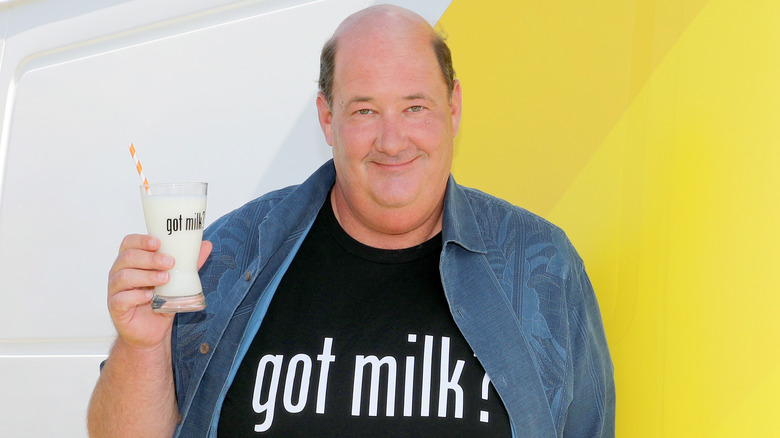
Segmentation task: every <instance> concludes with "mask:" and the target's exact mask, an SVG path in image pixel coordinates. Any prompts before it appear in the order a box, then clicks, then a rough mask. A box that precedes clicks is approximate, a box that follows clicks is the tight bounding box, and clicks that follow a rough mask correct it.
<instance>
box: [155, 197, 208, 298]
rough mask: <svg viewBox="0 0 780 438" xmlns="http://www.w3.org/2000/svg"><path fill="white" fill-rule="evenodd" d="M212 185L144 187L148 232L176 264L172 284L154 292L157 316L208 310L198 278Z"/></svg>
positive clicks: (163, 252)
mask: <svg viewBox="0 0 780 438" xmlns="http://www.w3.org/2000/svg"><path fill="white" fill-rule="evenodd" d="M207 189H208V184H207V183H203V182H196V183H161V184H149V189H148V190H147V189H146V187H144V186H143V185H142V186H141V202H142V204H143V208H144V218H145V219H146V229H147V231H148V232H149V235H151V236H154V237H156V238H158V239H160V249H159V250H158V252H160V253H162V254H167V255H170V256H172V257H173V258H174V259H175V261H176V263H175V264H174V266H173V268H171V269H170V270H169V271H168V273H169V274H170V276H169V281H168V283H166V284H164V285H162V286H156V287H155V288H154V298H152V309H153V310H154V311H155V312H164V313H175V312H194V311H198V310H203V309H205V308H206V300H205V298H204V296H203V289H202V288H201V285H200V277H199V276H198V254H199V253H200V243H201V240H202V239H203V224H204V221H205V219H206V192H207Z"/></svg>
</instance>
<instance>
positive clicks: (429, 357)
mask: <svg viewBox="0 0 780 438" xmlns="http://www.w3.org/2000/svg"><path fill="white" fill-rule="evenodd" d="M423 351H424V352H423V381H422V406H420V415H421V416H423V417H427V416H428V415H429V414H430V411H431V369H432V367H433V336H430V335H425V346H424V350H423Z"/></svg>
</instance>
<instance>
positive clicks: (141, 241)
mask: <svg viewBox="0 0 780 438" xmlns="http://www.w3.org/2000/svg"><path fill="white" fill-rule="evenodd" d="M159 248H160V239H158V238H156V237H152V236H148V235H146V234H128V235H127V236H125V238H124V239H122V243H121V244H120V245H119V252H120V253H122V252H123V251H125V250H128V249H144V250H146V251H157V250H158V249H159Z"/></svg>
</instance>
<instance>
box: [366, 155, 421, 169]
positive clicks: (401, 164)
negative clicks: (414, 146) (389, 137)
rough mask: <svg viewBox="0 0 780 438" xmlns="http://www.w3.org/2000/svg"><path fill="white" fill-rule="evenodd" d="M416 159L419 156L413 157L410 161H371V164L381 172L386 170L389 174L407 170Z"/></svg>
mask: <svg viewBox="0 0 780 438" xmlns="http://www.w3.org/2000/svg"><path fill="white" fill-rule="evenodd" d="M418 158H419V156H415V157H412V158H410V159H401V160H382V161H373V164H374V165H376V166H377V167H378V168H379V169H381V170H386V171H389V172H397V171H402V170H406V169H408V168H409V167H411V166H412V165H413V164H414V163H415V162H416V161H417V159H418Z"/></svg>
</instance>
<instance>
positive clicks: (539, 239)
mask: <svg viewBox="0 0 780 438" xmlns="http://www.w3.org/2000/svg"><path fill="white" fill-rule="evenodd" d="M458 187H459V189H460V190H461V191H462V193H463V195H464V196H465V199H467V200H468V203H469V205H470V207H471V211H472V212H473V214H474V218H475V222H476V224H477V226H478V227H479V231H480V234H481V236H482V238H483V240H484V241H485V245H486V247H487V248H488V251H490V250H493V251H500V252H501V253H503V254H505V255H509V254H508V253H514V252H519V253H520V254H522V256H523V259H524V260H525V261H526V263H529V264H530V265H531V266H532V265H535V264H537V263H542V262H544V264H545V265H546V267H545V271H546V272H547V273H555V274H557V275H558V276H560V277H567V276H568V274H569V273H570V270H571V265H573V264H581V263H582V260H581V259H580V257H579V255H578V254H577V251H576V250H575V249H574V246H573V245H572V243H571V241H570V240H569V238H568V237H567V235H566V233H565V232H564V231H563V230H562V229H561V228H560V227H559V226H557V225H556V224H553V223H552V222H550V221H548V220H547V219H544V218H543V217H541V216H539V215H537V214H535V213H532V212H530V211H528V210H526V209H525V208H522V207H518V206H517V205H514V204H512V203H510V202H508V201H506V200H504V199H501V198H498V197H496V196H493V195H490V194H488V193H485V192H482V191H480V190H477V189H473V188H469V187H464V186H458Z"/></svg>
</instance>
